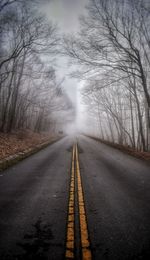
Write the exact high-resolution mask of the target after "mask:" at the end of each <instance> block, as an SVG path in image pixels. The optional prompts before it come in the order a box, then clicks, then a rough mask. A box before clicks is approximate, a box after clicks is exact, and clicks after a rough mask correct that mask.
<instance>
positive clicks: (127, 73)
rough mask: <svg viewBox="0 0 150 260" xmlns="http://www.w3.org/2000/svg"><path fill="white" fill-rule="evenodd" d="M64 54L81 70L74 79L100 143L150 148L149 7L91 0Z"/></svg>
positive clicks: (141, 3)
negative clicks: (80, 87)
mask: <svg viewBox="0 0 150 260" xmlns="http://www.w3.org/2000/svg"><path fill="white" fill-rule="evenodd" d="M80 28H81V30H80V32H79V33H78V35H77V36H71V37H64V46H65V48H64V53H65V54H66V55H68V56H69V57H70V58H71V60H72V61H73V63H74V64H75V62H76V65H77V66H79V67H80V69H79V70H75V71H74V72H73V73H72V74H73V76H75V77H77V78H80V79H82V80H84V87H83V90H82V95H83V100H84V103H85V104H86V108H87V114H88V117H89V120H90V121H91V120H92V121H93V122H94V125H96V126H97V134H98V135H99V136H100V138H101V139H104V140H109V141H111V142H117V143H119V144H121V145H128V146H131V147H133V148H134V149H137V150H142V151H148V150H150V30H149V28H150V4H149V2H148V1H146V0H143V1H141V0H130V1H129V0H91V1H89V4H88V6H87V14H86V15H85V16H84V17H81V18H80Z"/></svg>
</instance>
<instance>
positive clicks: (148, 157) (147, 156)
mask: <svg viewBox="0 0 150 260" xmlns="http://www.w3.org/2000/svg"><path fill="white" fill-rule="evenodd" d="M87 137H89V138H91V139H93V140H96V141H98V142H101V143H104V144H106V145H109V146H111V147H113V148H115V149H118V150H120V151H121V152H124V153H126V154H129V155H131V156H134V157H136V158H138V159H141V160H145V161H147V162H150V152H140V151H136V150H134V149H132V148H130V147H128V146H123V145H119V144H116V143H111V142H109V141H105V140H102V139H100V138H98V137H94V136H89V135H87Z"/></svg>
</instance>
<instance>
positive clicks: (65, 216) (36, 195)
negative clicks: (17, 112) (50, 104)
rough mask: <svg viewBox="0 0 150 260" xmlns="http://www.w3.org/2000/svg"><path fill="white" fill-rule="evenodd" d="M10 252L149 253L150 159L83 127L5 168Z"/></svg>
mask: <svg viewBox="0 0 150 260" xmlns="http://www.w3.org/2000/svg"><path fill="white" fill-rule="evenodd" d="M6 259H7V260H11V259H12V260H24V259H25V260H32V259H36V260H37V259H38V260H39V259H41V260H51V259H52V260H53V259H54V260H55V259H56V260H59V259H83V260H87V259H88V260H91V259H96V260H101V259H102V260H125V259H126V260H131V259H132V260H137V259H147V260H148V259H150V165H149V164H148V163H146V162H144V161H142V160H140V159H137V158H134V157H132V156H130V155H127V154H125V153H122V152H121V151H118V150H117V149H114V148H112V147H109V146H107V145H105V144H102V143H100V142H98V141H95V140H93V139H91V138H88V137H85V136H82V135H79V136H77V137H73V136H66V137H64V138H62V139H61V140H59V141H57V142H55V143H53V144H51V145H50V146H48V147H47V148H45V149H43V150H41V151H39V152H38V153H36V154H34V155H32V156H30V157H29V158H26V159H24V160H23V161H22V162H19V163H18V164H16V165H14V166H13V167H10V168H9V169H7V170H5V171H3V172H1V173H0V260H6Z"/></svg>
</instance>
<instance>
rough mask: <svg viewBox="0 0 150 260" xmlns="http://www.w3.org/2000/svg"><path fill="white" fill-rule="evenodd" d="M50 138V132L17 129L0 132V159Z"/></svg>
mask: <svg viewBox="0 0 150 260" xmlns="http://www.w3.org/2000/svg"><path fill="white" fill-rule="evenodd" d="M50 139H52V136H51V135H50V134H38V133H33V132H31V131H17V132H16V133H11V134H4V133H0V160H1V159H4V158H6V157H8V156H10V155H14V154H17V153H19V152H23V151H25V150H27V149H29V148H32V147H35V146H36V145H38V144H41V143H44V142H46V141H48V140H50Z"/></svg>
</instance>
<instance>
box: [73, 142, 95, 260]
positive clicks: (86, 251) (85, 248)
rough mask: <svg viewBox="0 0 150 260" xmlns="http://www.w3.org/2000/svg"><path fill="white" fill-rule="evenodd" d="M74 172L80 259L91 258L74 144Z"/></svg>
mask: <svg viewBox="0 0 150 260" xmlns="http://www.w3.org/2000/svg"><path fill="white" fill-rule="evenodd" d="M76 174H77V184H78V189H77V190H78V203H79V222H80V232H81V247H82V259H83V260H91V259H92V254H91V250H90V242H89V235H88V228H87V219H86V213H85V204H84V197H83V188H82V181H81V174H80V166H79V156H78V147H77V144H76Z"/></svg>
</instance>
